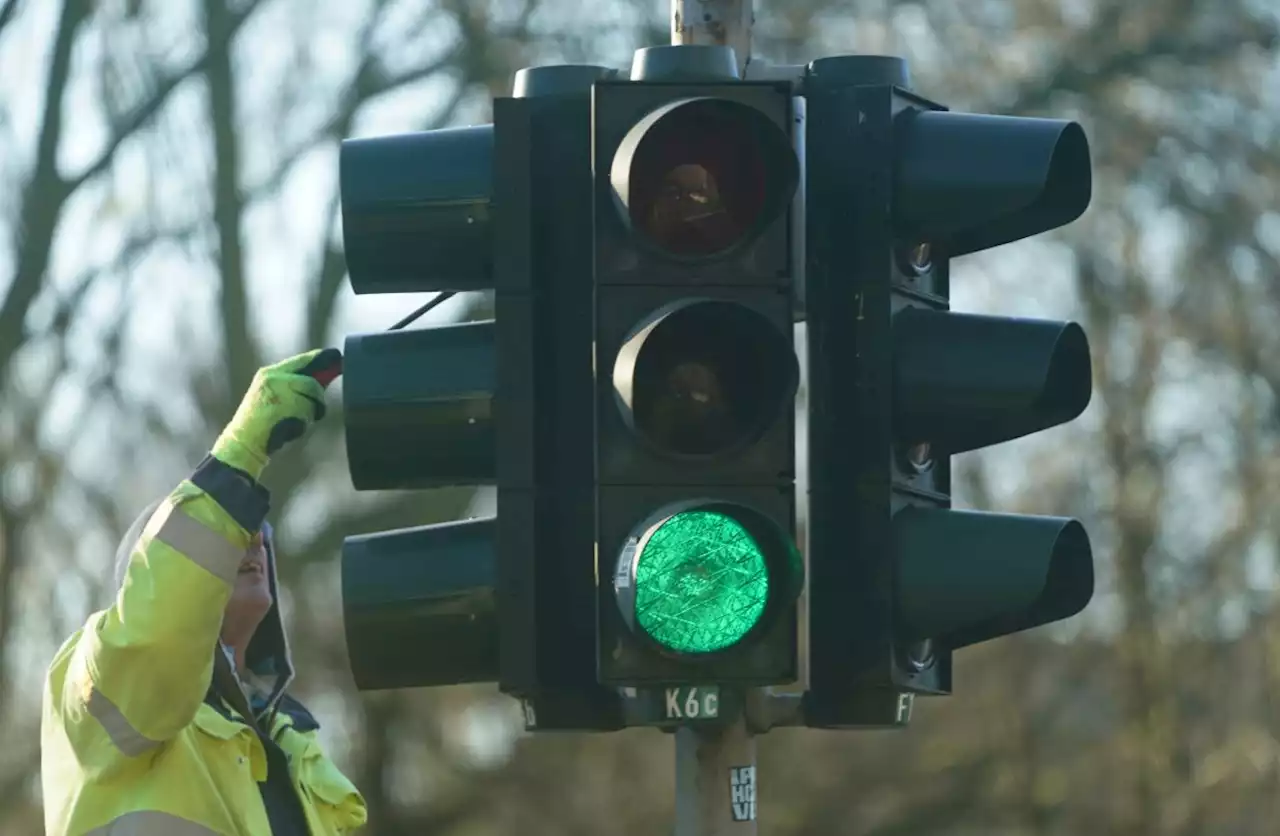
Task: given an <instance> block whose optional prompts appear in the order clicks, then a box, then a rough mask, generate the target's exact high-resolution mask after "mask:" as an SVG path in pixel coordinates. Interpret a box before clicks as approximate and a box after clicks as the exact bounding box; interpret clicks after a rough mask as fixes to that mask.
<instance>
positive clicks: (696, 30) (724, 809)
mask: <svg viewBox="0 0 1280 836" xmlns="http://www.w3.org/2000/svg"><path fill="white" fill-rule="evenodd" d="M752 23H754V16H753V13H752V0H671V43H672V44H673V45H675V46H680V45H711V46H729V47H733V51H734V54H735V56H736V57H737V59H738V72H739V74H740V77H741V74H743V73H745V71H746V66H747V62H748V61H750V59H751V25H752ZM675 836H756V741H755V738H754V737H752V735H751V730H750V729H749V728H748V726H747V718H746V716H745V714H743V713H742V712H739V714H738V716H736V717H735V718H734V719H733V721H732V722H731V723H729V724H727V725H705V726H704V725H698V726H682V727H680V728H678V729H676V828H675Z"/></svg>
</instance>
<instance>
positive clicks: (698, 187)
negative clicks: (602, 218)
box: [610, 98, 799, 259]
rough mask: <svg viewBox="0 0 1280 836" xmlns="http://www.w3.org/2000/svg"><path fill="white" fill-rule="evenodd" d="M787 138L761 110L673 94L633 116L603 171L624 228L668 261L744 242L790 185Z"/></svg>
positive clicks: (793, 178) (794, 175) (791, 155)
mask: <svg viewBox="0 0 1280 836" xmlns="http://www.w3.org/2000/svg"><path fill="white" fill-rule="evenodd" d="M798 173H799V166H798V164H797V162H796V155H795V152H794V151H793V150H792V148H791V141H790V138H789V137H788V136H787V134H786V133H785V131H784V130H783V129H782V128H780V127H779V126H778V125H777V124H776V123H774V122H773V121H771V120H770V119H769V118H768V117H767V116H766V115H765V114H764V113H762V112H761V111H759V110H757V109H755V108H753V107H751V106H749V105H746V104H742V103H740V102H734V101H729V100H725V99H714V98H693V99H682V100H679V101H676V102H672V103H670V104H667V105H664V106H662V107H660V108H658V109H657V110H654V111H652V112H651V113H649V114H648V115H647V116H645V117H644V118H643V119H641V120H640V121H639V122H638V123H637V124H636V125H635V126H634V127H633V128H632V129H631V130H630V132H628V133H627V135H626V137H625V138H624V139H623V141H622V143H621V145H619V147H618V150H617V152H616V153H615V154H614V157H613V164H612V167H611V171H610V178H611V181H612V184H613V190H614V195H615V198H616V200H617V202H618V204H619V208H620V209H621V211H622V213H623V216H624V217H625V218H626V220H627V222H628V224H629V226H630V227H631V229H632V230H634V231H635V232H636V233H637V234H639V235H640V236H641V237H642V238H644V239H645V240H646V241H647V242H648V243H649V244H650V245H652V246H653V247H654V248H656V249H657V250H659V251H661V252H663V253H665V254H666V255H668V256H672V257H675V258H678V259H702V258H709V257H713V256H716V255H719V254H721V253H724V252H727V251H729V250H732V249H734V248H735V247H738V246H740V245H744V244H746V243H749V242H750V241H752V240H754V239H755V238H756V237H757V236H758V235H759V233H760V232H761V231H762V230H763V229H764V227H765V226H766V225H767V224H768V223H769V222H770V221H771V220H773V219H774V218H775V217H777V215H778V214H779V213H780V212H782V211H784V210H785V208H786V206H787V205H788V204H789V202H790V201H791V198H792V195H793V194H794V193H795V189H796V185H797V180H798Z"/></svg>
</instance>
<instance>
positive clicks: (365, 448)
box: [342, 320, 497, 491]
mask: <svg viewBox="0 0 1280 836" xmlns="http://www.w3.org/2000/svg"><path fill="white" fill-rule="evenodd" d="M494 333H495V332H494V322H493V320H485V321H481V322H467V323H459V324H454V325H444V326H439V327H436V328H421V329H411V330H406V331H386V332H380V333H375V334H358V335H352V336H350V337H348V338H347V340H346V346H345V349H344V351H343V356H344V369H345V371H344V374H343V390H342V397H343V410H344V415H343V418H344V421H343V425H344V428H345V430H346V438H347V465H348V468H349V470H350V471H351V482H352V484H353V485H354V486H355V488H356V490H361V491H363V490H396V489H418V488H428V487H440V486H445V485H474V484H480V483H486V482H493V481H495V480H496V474H497V464H496V447H495V441H494V418H493V398H494V392H495V391H496V387H497V380H496V377H495V375H496V361H495V359H494V352H495V345H496V344H495V336H494Z"/></svg>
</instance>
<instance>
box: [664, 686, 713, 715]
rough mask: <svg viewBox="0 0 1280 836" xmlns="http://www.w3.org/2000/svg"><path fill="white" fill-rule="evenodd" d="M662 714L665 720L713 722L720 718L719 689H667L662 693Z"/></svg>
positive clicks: (693, 687) (706, 687) (691, 687)
mask: <svg viewBox="0 0 1280 836" xmlns="http://www.w3.org/2000/svg"><path fill="white" fill-rule="evenodd" d="M662 713H663V716H664V719H667V720H714V719H716V718H717V717H719V716H720V687H719V686H718V685H702V686H698V685H694V686H686V687H683V688H667V689H665V691H664V693H663V700H662Z"/></svg>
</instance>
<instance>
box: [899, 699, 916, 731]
mask: <svg viewBox="0 0 1280 836" xmlns="http://www.w3.org/2000/svg"><path fill="white" fill-rule="evenodd" d="M915 703H916V695H915V694H906V693H901V694H898V717H897V720H896V721H895V722H896V723H897V724H898V725H905V724H907V723H910V722H911V708H912V706H914V705H915Z"/></svg>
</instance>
